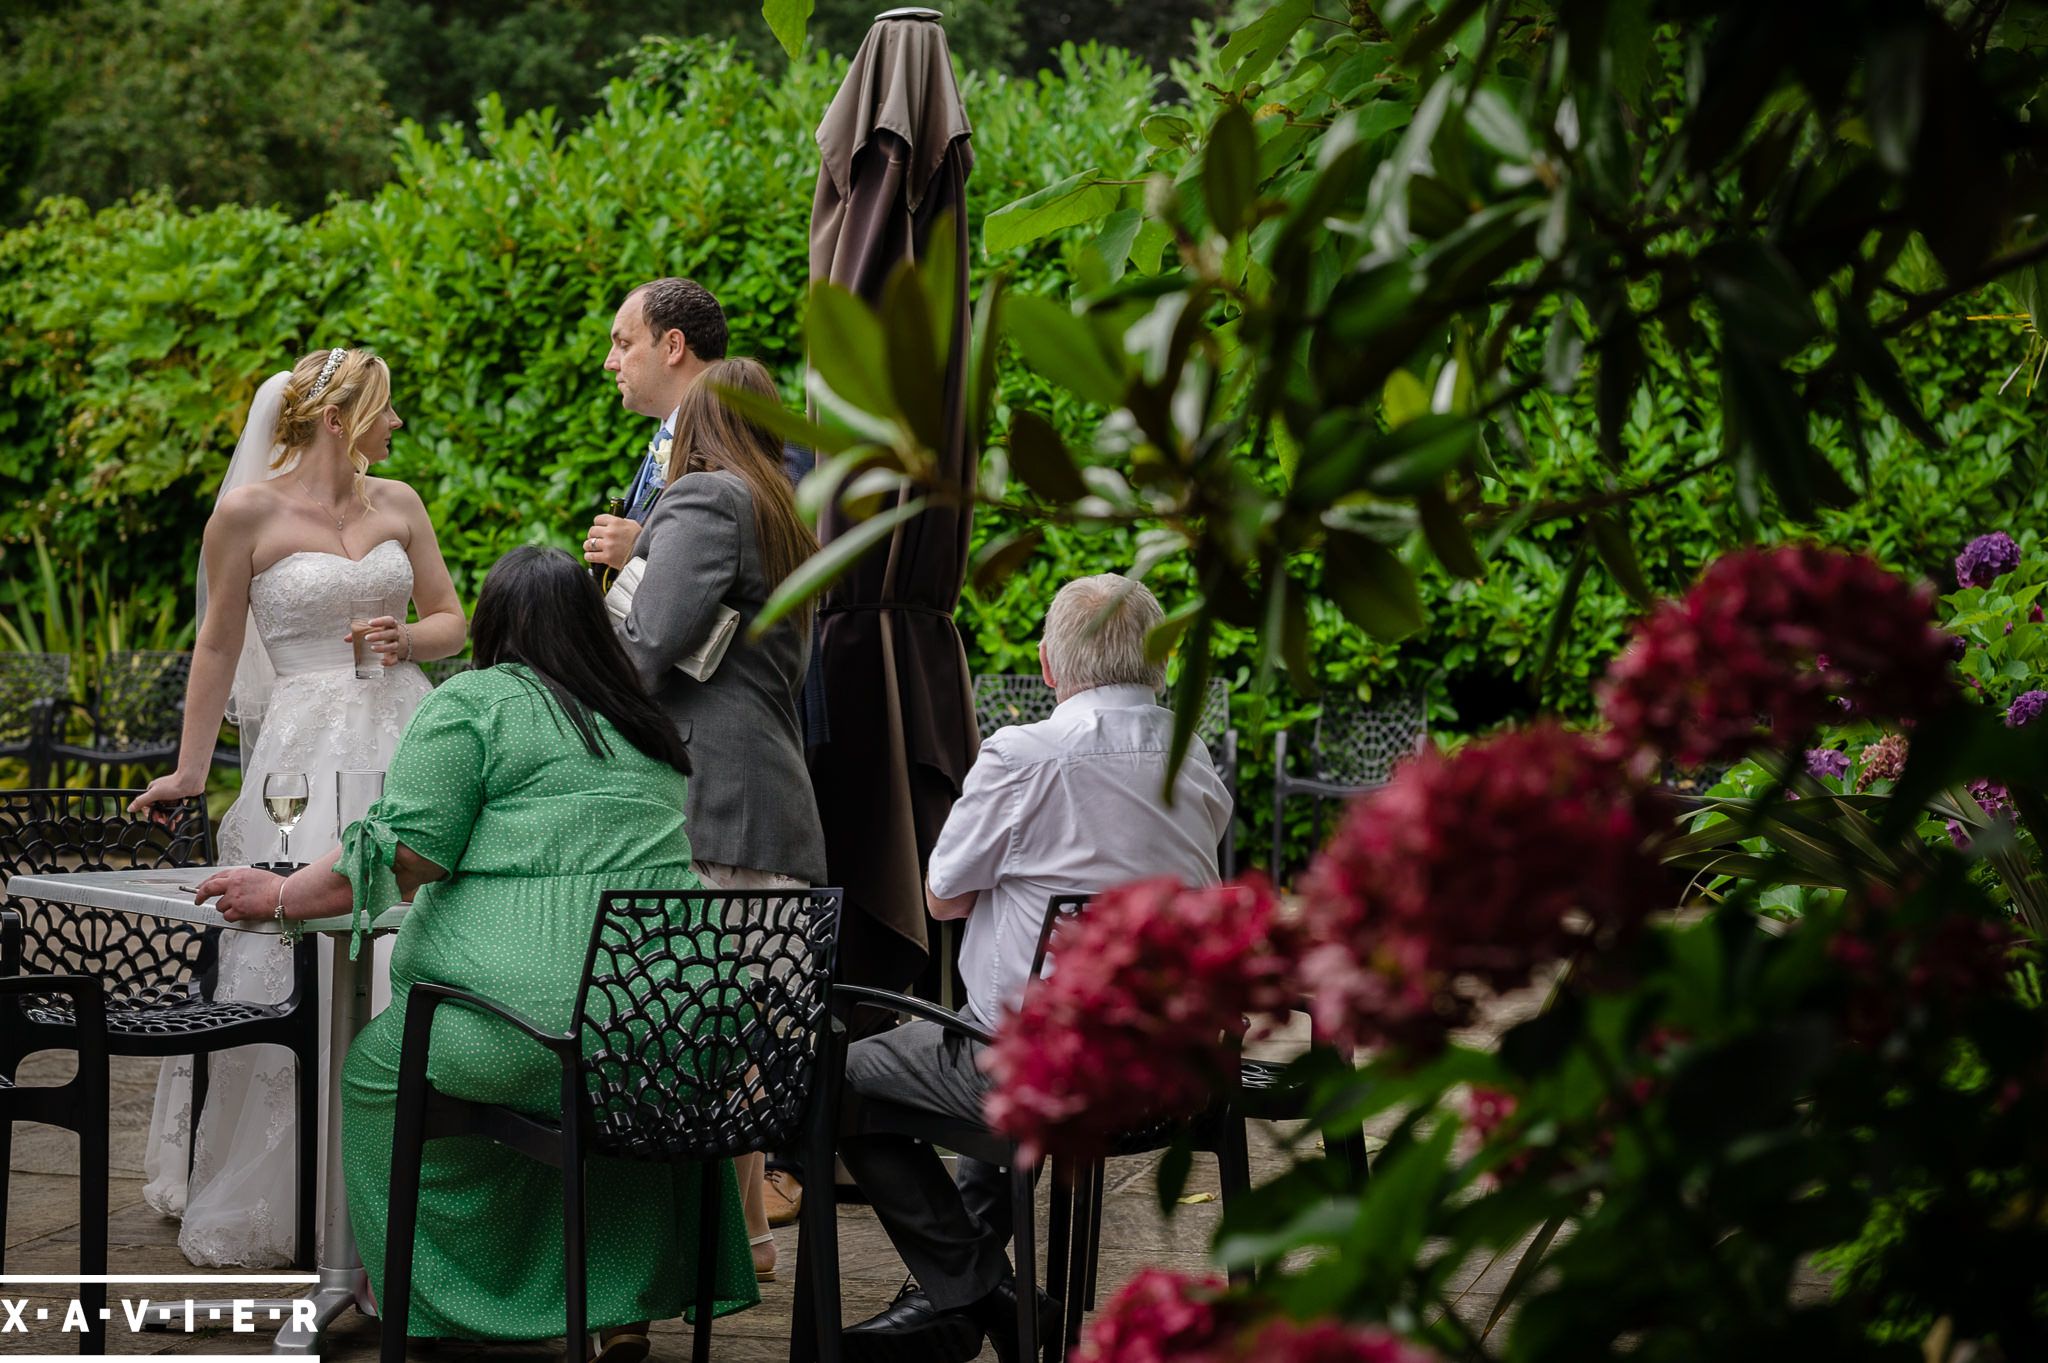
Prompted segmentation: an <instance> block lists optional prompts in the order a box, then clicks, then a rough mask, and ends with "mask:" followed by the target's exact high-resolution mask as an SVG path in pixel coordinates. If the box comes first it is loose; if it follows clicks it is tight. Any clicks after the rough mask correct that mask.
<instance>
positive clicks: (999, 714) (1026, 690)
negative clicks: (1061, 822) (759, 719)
mask: <svg viewBox="0 0 2048 1363" xmlns="http://www.w3.org/2000/svg"><path fill="white" fill-rule="evenodd" d="M1056 703H1057V702H1056V700H1055V698H1054V696H1053V693H1052V688H1051V687H1049V686H1047V685H1046V684H1045V678H1043V677H1041V676H1039V675H1038V674H1037V673H1036V672H991V673H986V674H984V675H982V676H978V677H976V678H975V679H974V720H975V723H976V724H977V725H978V726H979V727H980V729H981V732H982V733H984V734H987V733H991V732H993V731H995V730H997V729H1000V728H1002V727H1004V726H1005V725H1009V724H1036V723H1037V722H1038V721H1040V720H1042V719H1047V718H1050V717H1051V715H1052V711H1053V706H1054V705H1055V704H1056ZM1195 736H1196V737H1197V738H1200V739H1201V740H1202V743H1203V746H1205V747H1206V748H1207V749H1208V750H1209V760H1210V761H1211V762H1213V763H1214V764H1215V766H1216V774H1217V775H1218V776H1221V777H1222V778H1223V786H1224V789H1226V790H1228V791H1229V792H1230V805H1231V817H1230V825H1229V827H1228V828H1227V829H1225V830H1224V834H1223V841H1222V843H1221V844H1220V845H1219V846H1218V847H1217V849H1216V862H1217V866H1218V868H1219V869H1220V870H1221V871H1222V872H1223V878H1224V879H1225V880H1228V879H1230V878H1231V877H1232V876H1234V875H1236V874H1237V813H1236V811H1237V775H1238V769H1237V729H1236V728H1235V727H1234V726H1233V725H1232V724H1231V722H1230V684H1229V683H1228V682H1226V681H1224V680H1223V678H1221V677H1212V678H1210V680H1209V689H1208V691H1207V693H1206V694H1205V695H1204V697H1203V700H1202V713H1201V716H1200V717H1199V718H1198V719H1196V721H1195Z"/></svg>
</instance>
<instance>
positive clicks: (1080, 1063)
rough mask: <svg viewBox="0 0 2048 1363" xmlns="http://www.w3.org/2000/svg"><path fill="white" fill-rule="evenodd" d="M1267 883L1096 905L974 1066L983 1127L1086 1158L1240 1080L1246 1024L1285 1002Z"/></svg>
mask: <svg viewBox="0 0 2048 1363" xmlns="http://www.w3.org/2000/svg"><path fill="white" fill-rule="evenodd" d="M1277 907H1278V901H1277V900H1276V899H1275V897H1274V895H1273V891H1272V887H1271V886H1270V885H1268V884H1267V883H1266V881H1265V880H1264V878H1263V877H1257V876H1253V877H1247V878H1246V879H1244V880H1241V881H1237V882H1234V883H1232V884H1229V885H1219V886H1213V887H1211V888H1209V889H1202V890H1190V889H1187V888H1185V887H1183V886H1181V885H1179V884H1177V883H1175V882H1174V881H1172V880H1166V879H1159V880H1145V881H1139V882H1138V883H1136V884H1133V885H1126V886H1123V887H1122V888H1120V889H1115V890H1110V891H1108V892H1106V893H1104V894H1102V895H1100V896H1098V897H1097V898H1096V899H1095V900H1094V902H1092V903H1091V904H1090V905H1089V906H1088V908H1087V909H1086V910H1085V911H1084V912H1082V913H1081V914H1080V915H1079V916H1078V917H1076V918H1073V919H1070V920H1069V921H1067V922H1066V923H1063V924H1061V925H1060V927H1059V929H1058V930H1057V931H1056V932H1055V934H1054V937H1053V948H1052V949H1053V956H1054V959H1055V962H1056V964H1057V967H1058V968H1057V969H1055V970H1054V971H1053V972H1052V974H1051V975H1050V976H1049V977H1048V978H1046V979H1044V980H1040V981H1038V982H1037V983H1035V984H1033V985H1032V986H1031V987H1030V988H1029V989H1027V990H1026V991H1025V993H1024V999H1023V1002H1022V1004H1021V1005H1020V1006H1019V1007H1018V1008H1017V1010H1016V1011H1014V1012H1012V1013H1011V1014H1010V1015H1009V1016H1008V1017H1006V1018H1005V1019H1004V1020H1003V1024H1002V1026H1001V1027H1000V1028H999V1029H998V1030H997V1034H996V1044H995V1045H994V1046H992V1047H991V1048H989V1051H988V1053H987V1054H986V1055H984V1056H983V1057H982V1066H983V1068H984V1069H986V1070H987V1071H988V1072H989V1073H990V1074H991V1075H993V1076H994V1078H995V1088H994V1090H993V1091H992V1092H991V1093H990V1094H989V1098H988V1104H987V1114H988V1120H989V1123H990V1124H991V1125H992V1126H994V1127H995V1128H996V1129H997V1130H999V1131H1002V1132H1003V1133H1005V1134H1006V1135H1008V1136H1010V1137H1011V1138H1012V1139H1014V1140H1016V1141H1018V1142H1019V1143H1020V1144H1021V1145H1022V1146H1023V1147H1024V1150H1025V1152H1026V1158H1035V1157H1036V1156H1037V1155H1038V1154H1039V1153H1040V1152H1042V1151H1045V1150H1047V1149H1057V1150H1059V1151H1061V1152H1062V1153H1068V1154H1074V1155H1077V1156H1083V1157H1086V1156H1089V1155H1092V1154H1095V1153H1097V1152H1099V1151H1100V1150H1101V1149H1102V1147H1103V1145H1104V1143H1105V1142H1106V1141H1107V1140H1108V1139H1109V1137H1111V1136H1113V1135H1115V1134H1116V1133H1117V1132H1120V1131H1128V1130H1131V1129H1133V1128H1135V1127H1139V1126H1143V1125H1146V1124H1148V1123H1150V1122H1153V1121H1157V1120H1160V1119H1162V1118H1168V1117H1184V1116H1191V1115H1193V1114H1194V1113H1196V1112H1199V1111H1200V1110H1201V1109H1202V1108H1203V1107H1205V1106H1206V1105H1207V1104H1208V1103H1209V1101H1210V1100H1211V1099H1212V1098H1213V1096H1214V1095H1215V1093H1216V1092H1217V1090H1218V1089H1219V1088H1220V1087H1222V1086H1223V1085H1224V1084H1225V1083H1226V1082H1227V1081H1228V1080H1229V1078H1231V1077H1232V1076H1234V1075H1235V1073H1236V1064H1237V1060H1236V1049H1237V1048H1236V1043H1237V1042H1238V1040H1239V1039H1241V1037H1242V1035H1243V1032H1244V1030H1245V1018H1246V1015H1247V1014H1255V1013H1264V1012H1271V1011H1275V1010H1277V1009H1280V1008H1282V1007H1283V1006H1284V1001H1285V999H1286V998H1287V997H1288V993H1287V990H1288V980H1289V975H1290V972H1291V965H1290V963H1289V962H1288V961H1287V960H1285V959H1284V958H1283V957H1282V956H1280V955H1279V954H1278V953H1277V952H1276V950H1275V948H1274V946H1273V944H1272V938H1273V924H1274V915H1275V913H1276V911H1277Z"/></svg>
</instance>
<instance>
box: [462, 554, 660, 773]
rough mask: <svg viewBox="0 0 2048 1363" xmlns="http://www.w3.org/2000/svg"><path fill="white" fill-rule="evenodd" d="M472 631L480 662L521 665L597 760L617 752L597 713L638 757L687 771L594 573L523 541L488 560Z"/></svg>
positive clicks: (491, 664)
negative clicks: (622, 644) (617, 633)
mask: <svg viewBox="0 0 2048 1363" xmlns="http://www.w3.org/2000/svg"><path fill="white" fill-rule="evenodd" d="M469 630H470V641H471V652H472V653H473V654H474V656H475V660H476V666H478V667H495V666H496V665H497V664H499V663H523V664H525V666H526V667H527V668H528V669H530V670H531V671H532V673H533V675H534V678H535V680H537V681H538V682H539V683H540V685H541V686H542V687H543V688H545V689H546V691H547V693H548V694H549V695H551V696H552V697H553V698H554V701H555V705H556V707H557V708H558V709H559V710H560V711H561V713H562V714H563V715H566V716H568V719H569V723H570V724H572V725H574V726H575V728H576V733H577V736H578V737H580V738H581V739H582V740H583V746H584V747H586V748H588V749H589V750H590V752H591V755H592V756H595V757H610V756H611V749H610V747H609V746H607V745H606V743H605V741H604V736H603V735H602V734H601V733H599V732H598V728H597V723H596V721H595V720H593V719H592V718H591V711H593V710H595V711H596V712H597V713H598V714H600V715H603V716H604V717H605V718H606V719H608V720H610V721H611V722H612V727H613V728H614V729H617V730H618V731H619V734H620V736H621V737H623V738H624V739H625V740H626V741H627V742H628V743H631V744H632V745H633V746H634V747H636V748H638V749H639V750H640V751H641V752H643V753H645V754H647V756H649V757H651V758H653V759H654V760H655V761H657V762H665V763H667V764H668V765H669V766H671V767H674V768H675V769H676V770H677V771H679V772H681V773H682V774H683V775H685V776H688V775H689V774H690V752H689V749H688V748H686V747H684V746H683V740H682V739H681V738H679V737H678V736H677V735H676V729H675V725H673V724H671V723H669V719H668V716H667V715H665V714H663V713H662V712H661V707H659V706H657V705H656V704H655V703H654V702H653V700H651V699H650V698H649V697H648V695H647V690H646V688H645V687H643V686H641V684H640V674H639V673H637V672H635V671H634V670H633V663H632V660H631V659H629V658H627V657H626V650H625V649H624V648H622V647H620V646H619V641H618V639H617V637H616V636H614V635H613V634H612V622H611V618H610V616H608V615H607V614H606V613H605V608H604V599H603V598H602V597H600V596H599V595H598V594H597V584H596V583H595V582H593V581H591V580H590V570H589V569H588V568H585V567H584V566H583V565H582V564H580V563H578V562H577V561H576V560H575V559H573V558H571V557H569V555H568V554H566V553H564V552H562V551H561V550H560V549H549V548H544V547H542V546H540V545H533V544H522V545H521V546H519V547H518V548H517V549H514V550H512V551H511V552H510V553H508V554H506V555H505V556H504V557H503V558H501V559H499V560H498V561H497V562H496V563H494V564H492V565H491V570H490V572H488V573H486V574H485V575H484V588H483V591H482V592H481V593H480V594H479V595H478V597H477V602H476V615H475V616H474V617H473V618H472V619H471V620H470V627H469ZM559 722H560V721H559V720H558V721H557V723H559Z"/></svg>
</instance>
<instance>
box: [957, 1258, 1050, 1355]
mask: <svg viewBox="0 0 2048 1363" xmlns="http://www.w3.org/2000/svg"><path fill="white" fill-rule="evenodd" d="M967 1314H968V1316H970V1317H971V1318H972V1319H973V1321H974V1324H975V1327H976V1328H977V1329H978V1330H980V1331H982V1332H984V1333H986V1334H987V1335H988V1342H989V1343H990V1344H992V1345H994V1346H995V1351H996V1358H997V1359H998V1360H999V1361H1000V1363H1030V1361H1029V1360H1027V1359H1025V1358H1024V1356H1023V1354H1022V1352H1021V1351H1020V1350H1019V1349H1018V1347H1017V1280H1016V1278H1014V1277H1005V1278H1004V1279H1003V1280H1002V1281H1001V1282H999V1283H997V1284H996V1289H995V1291H993V1292H991V1293H989V1294H988V1295H987V1296H986V1297H983V1298H982V1299H981V1300H980V1301H978V1302H976V1303H974V1305H972V1306H970V1307H968V1308H967ZM1061 1324H1062V1322H1061V1320H1060V1304H1059V1303H1058V1302H1056V1301H1054V1300H1053V1299H1052V1298H1051V1297H1048V1296H1047V1295H1045V1291H1044V1289H1042V1288H1041V1289H1039V1291H1038V1349H1039V1352H1040V1353H1043V1352H1044V1351H1045V1342H1046V1341H1047V1340H1048V1339H1051V1338H1052V1337H1053V1336H1054V1335H1056V1334H1058V1333H1059V1330H1060V1326H1061Z"/></svg>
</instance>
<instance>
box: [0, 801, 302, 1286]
mask: <svg viewBox="0 0 2048 1363" xmlns="http://www.w3.org/2000/svg"><path fill="white" fill-rule="evenodd" d="M138 793H139V792H136V791H132V790H11V791H0V879H4V881H5V882H7V884H5V885H0V893H4V901H0V906H4V907H5V908H6V909H8V910H10V911H11V912H13V913H14V914H15V915H16V916H17V917H18V918H19V919H20V926H19V929H18V931H19V945H18V953H19V955H18V960H19V965H18V967H17V969H19V970H26V971H29V972H32V973H35V974H51V975H84V976H89V977H91V978H93V979H95V980H97V981H98V982H99V983H100V984H101V986H102V988H103V989H104V991H105V996H106V1004H105V1012H106V1030H107V1046H108V1049H109V1051H110V1052H111V1053H112V1054H114V1055H132V1056H155V1057H170V1056H178V1055H189V1056H191V1057H192V1115H191V1123H190V1132H191V1134H190V1135H188V1137H187V1140H188V1145H187V1159H188V1161H189V1160H190V1158H191V1156H192V1154H193V1153H195V1150H194V1146H195V1145H196V1140H197V1132H198V1130H199V1116H200V1113H201V1111H202V1110H203V1109H204V1107H205V1104H206V1089H207V1057H208V1056H210V1055H212V1054H213V1053H214V1052H216V1051H225V1050H232V1049H233V1048H235V1047H237V1046H251V1045H257V1044H269V1045H275V1046H283V1047H285V1048H286V1049H288V1050H290V1051H291V1052H292V1055H293V1058H294V1060H295V1062H296V1066H297V1069H296V1077H297V1086H298V1139H299V1186H298V1221H297V1230H296V1236H297V1238H296V1240H295V1242H294V1256H295V1260H296V1262H297V1263H298V1265H299V1266H300V1267H302V1268H311V1267H312V1266H313V1258H314V1254H313V1250H314V1246H313V1212H314V1207H315V1205H316V1191H315V1190H316V1186H317V1180H316V1173H317V1165H318V1160H317V1158H316V1147H317V1143H318V1141H317V1137H318V1131H319V1112H320V1108H319V1102H320V1030H319V1024H320V973H319V970H318V967H317V962H318V957H317V956H316V955H315V954H314V945H313V939H312V938H310V937H309V938H307V939H306V940H304V941H302V942H300V943H298V944H297V945H296V946H294V947H292V948H291V951H292V991H291V993H290V995H289V996H288V997H286V998H285V1000H284V1001H283V1002H281V1003H249V1002H243V1001H240V1000H234V999H216V998H214V997H213V996H212V993H211V990H212V987H213V977H214V969H215V963H216V961H217V958H218V954H219V949H220V935H221V933H223V932H225V931H228V929H225V928H214V927H206V926H202V925H200V924H195V923H181V922H172V921H165V920H145V921H143V922H138V921H137V919H136V918H135V917H134V916H132V915H129V914H124V913H119V912H116V911H114V910H111V909H91V908H80V907H77V906H74V905H69V904H57V903H44V902H43V901H41V900H36V899H29V898H26V897H24V896H20V895H16V894H14V893H12V891H11V888H10V886H11V882H12V881H13V879H14V877H15V876H17V875H27V874H51V873H62V872H68V871H112V870H138V869H146V868H169V867H179V866H204V865H207V864H209V863H210V862H211V861H212V858H213V830H212V825H211V824H210V823H209V821H208V819H207V816H206V805H205V802H204V801H203V800H200V799H199V798H197V797H193V798H191V799H186V800H181V801H178V802H176V803H175V804H165V805H159V806H157V808H156V810H155V811H154V816H153V817H142V818H137V817H135V816H133V815H130V814H129V813H128V812H127V808H128V802H129V801H130V800H132V799H134V798H135V796H136V795H137V794H138ZM279 949H280V950H283V949H284V948H283V947H282V946H280V947H279ZM77 1031H78V1022H77V1016H76V1014H75V1012H74V1011H73V1009H72V1007H71V1005H70V1004H69V1003H67V1002H65V1001H64V1000H62V999H59V998H56V997H53V996H52V997H45V996H41V995H36V994H29V995H25V996H23V997H20V998H18V999H15V1000H13V1001H12V1002H11V1004H10V1006H9V1011H8V1012H7V1014H6V1015H5V1016H4V1017H0V1078H12V1077H13V1075H14V1073H15V1069H16V1067H17V1066H18V1065H19V1064H20V1062H21V1060H22V1058H23V1057H25V1056H29V1055H33V1054H34V1053H36V1052H37V1051H43V1050H51V1049H72V1048H75V1047H76V1045H77ZM188 1167H189V1164H188Z"/></svg>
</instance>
